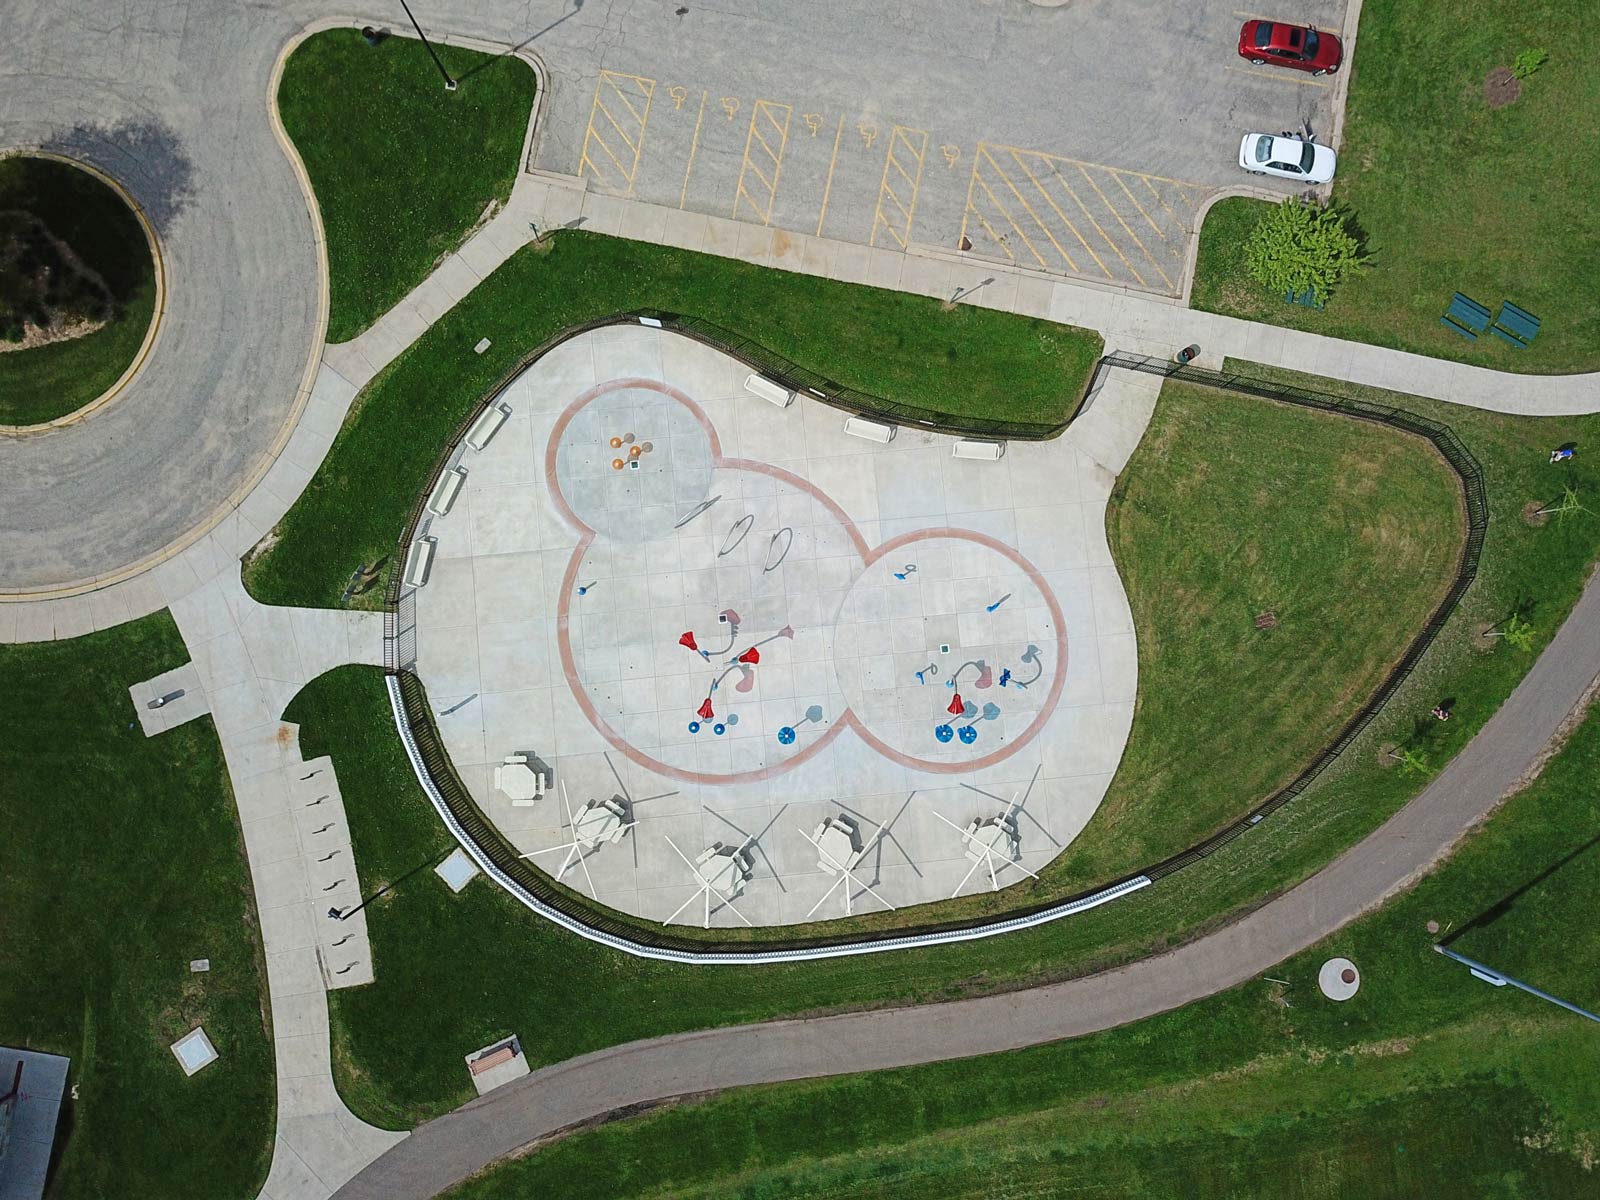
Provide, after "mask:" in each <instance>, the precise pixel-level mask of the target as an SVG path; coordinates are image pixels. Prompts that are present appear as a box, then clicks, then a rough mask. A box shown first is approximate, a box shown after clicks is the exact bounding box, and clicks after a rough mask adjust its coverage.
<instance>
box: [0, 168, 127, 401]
mask: <svg viewBox="0 0 1600 1200" xmlns="http://www.w3.org/2000/svg"><path fill="white" fill-rule="evenodd" d="M12 208H22V209H24V210H26V211H29V212H33V213H35V214H36V215H37V216H39V217H41V218H42V219H43V220H44V221H45V223H46V225H47V226H48V227H49V229H50V231H51V233H53V234H54V235H55V236H56V237H58V238H60V239H61V240H62V241H63V242H65V243H67V245H69V246H71V247H72V249H73V251H74V253H76V254H77V255H78V256H79V258H80V259H82V261H83V262H84V263H85V264H86V265H87V266H89V267H90V268H92V269H93V270H95V271H96V272H98V273H99V274H100V276H101V277H102V278H103V279H104V280H105V282H106V285H107V286H108V287H109V288H110V289H111V294H112V296H113V297H114V298H115V300H116V303H117V305H118V310H117V315H116V317H115V318H114V319H113V320H111V321H110V322H108V323H107V324H106V325H104V326H102V327H101V328H99V329H97V330H95V331H94V332H93V333H89V334H85V335H84V336H83V337H78V338H73V339H71V340H70V341H64V342H53V343H50V344H48V345H43V346H34V347H32V348H30V349H27V350H5V351H4V352H0V425H33V424H38V423H41V422H44V421H51V420H54V419H55V418H56V417H61V416H65V415H66V414H67V413H70V412H72V411H74V410H75V409H79V408H82V407H83V406H84V405H85V404H88V403H89V402H90V401H91V400H94V399H95V398H96V397H97V396H99V395H100V394H101V393H102V392H104V391H105V390H106V389H107V388H109V387H110V386H111V385H112V384H114V383H115V382H116V381H117V380H118V378H120V377H121V375H122V373H123V371H125V370H127V368H128V364H129V363H131V362H132V361H133V359H134V356H135V355H137V354H138V353H139V347H140V346H142V345H143V344H144V337H145V334H146V332H148V330H149V328H150V321H151V318H152V316H153V315H154V312H155V297H156V285H155V264H154V262H153V261H152V260H151V258H150V246H149V241H148V239H147V238H146V237H145V232H144V227H143V226H142V225H141V224H140V223H139V218H138V217H137V216H135V215H134V213H133V210H132V209H130V208H129V207H128V205H127V202H126V201H124V200H123V198H122V197H121V196H119V195H118V194H117V193H116V192H115V191H113V190H112V189H111V188H109V187H107V186H106V185H105V184H104V183H102V182H100V180H99V179H97V178H95V177H94V176H93V175H91V174H89V173H88V172H87V171H83V170H79V169H78V168H77V167H73V166H68V165H67V164H65V163H61V162H56V161H55V160H52V159H39V158H27V157H23V156H18V157H14V158H8V159H3V160H0V210H6V209H12Z"/></svg>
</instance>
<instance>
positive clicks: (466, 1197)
mask: <svg viewBox="0 0 1600 1200" xmlns="http://www.w3.org/2000/svg"><path fill="white" fill-rule="evenodd" d="M1597 771H1600V716H1591V718H1590V719H1589V720H1588V721H1587V722H1586V723H1585V724H1583V725H1581V726H1580V727H1579V729H1578V730H1577V732H1576V734H1575V736H1574V737H1573V739H1572V741H1571V742H1570V743H1569V745H1568V748H1567V749H1566V750H1565V752H1563V753H1562V754H1561V755H1559V756H1558V757H1556V758H1555V759H1554V760H1553V761H1552V763H1551V764H1550V765H1549V766H1548V768H1547V769H1546V771H1545V774H1544V776H1543V777H1542V778H1541V779H1540V780H1539V781H1538V782H1537V783H1535V784H1534V786H1533V787H1532V788H1530V789H1529V790H1528V791H1526V792H1524V793H1522V794H1521V795H1518V796H1516V797H1514V798H1513V799H1512V800H1510V801H1509V802H1508V803H1507V804H1506V805H1505V807H1504V809H1503V810H1502V811H1501V812H1500V813H1499V814H1497V815H1496V817H1494V818H1493V819H1492V820H1491V821H1490V822H1489V824H1488V825H1487V826H1486V827H1485V828H1484V829H1483V830H1482V831H1481V832H1479V833H1478V834H1477V835H1476V836H1475V837H1473V838H1472V839H1471V840H1470V841H1468V842H1467V843H1466V844H1465V845H1464V846H1463V847H1462V848H1461V849H1460V850H1459V851H1458V852H1457V854H1456V856H1455V857H1454V858H1453V859H1452V860H1451V861H1450V862H1449V863H1448V864H1447V865H1446V866H1445V867H1444V868H1443V869H1442V870H1440V871H1439V872H1437V873H1436V874H1434V875H1433V876H1431V877H1430V878H1428V879H1426V880H1424V881H1423V882H1422V883H1421V884H1419V885H1418V886H1417V887H1416V888H1415V889H1414V890H1412V891H1411V892H1409V893H1407V894H1405V895H1403V896H1402V897H1400V898H1399V899H1397V900H1395V901H1393V902H1391V903H1390V904H1389V905H1388V906H1386V907H1385V908H1384V909H1383V910H1381V911H1380V912H1378V913H1376V914H1374V915H1371V916H1368V917H1366V918H1363V919H1362V920H1360V921H1358V922H1356V923H1355V924H1354V925H1352V926H1350V927H1348V928H1347V929H1345V930H1343V931H1341V932H1340V933H1338V934H1336V935H1335V936H1334V937H1332V938H1330V939H1328V941H1327V942H1325V943H1324V944H1322V945H1320V946H1318V947H1316V948H1314V949H1312V950H1309V951H1307V952H1305V953H1303V954H1300V955H1298V956H1296V957H1294V958H1292V959H1290V960H1289V961H1287V962H1285V963H1283V964H1281V965H1280V966H1279V967H1277V968H1275V969H1274V970H1273V971H1271V972H1269V975H1270V976H1272V978H1270V979H1269V978H1260V979H1257V980H1254V981H1252V982H1250V983H1248V984H1245V985H1242V986H1241V987H1238V988H1236V989H1234V990H1232V991H1230V992H1227V993H1224V994H1222V995H1219V996H1216V997H1213V998H1211V999H1209V1000H1206V1001H1202V1002H1200V1003H1198V1004H1194V1005H1190V1006H1188V1007H1186V1008H1183V1009H1180V1010H1178V1011H1176V1012H1173V1013H1169V1014H1166V1015H1164V1016H1161V1017H1156V1018H1153V1019H1150V1020H1147V1021H1143V1022H1139V1023H1137V1024H1135V1025H1131V1026H1128V1027H1126V1028H1123V1029H1118V1030H1113V1031H1110V1032H1107V1033H1102V1034H1097V1035H1094V1036H1091V1037H1087V1038H1081V1039H1078V1040H1075V1041H1070V1042H1062V1043H1056V1044H1054V1045H1049V1046H1042V1047H1038V1048H1035V1049H1030V1050H1025V1051H1020V1052H1016V1053H1012V1054H1005V1055H997V1056H992V1057H987V1058H980V1059H974V1060H969V1061H966V1062H954V1063H943V1064H937V1065H934V1066H929V1067H919V1068H913V1069H909V1070H901V1071H889V1072H880V1073H875V1074H871V1075H864V1076H852V1077H845V1078H842V1079H839V1080H833V1081H819V1082H811V1083H801V1084H789V1085H779V1086H774V1087H767V1088H760V1089H747V1090H739V1091H735V1092H731V1093H727V1094H724V1095H720V1096H718V1097H716V1098H714V1099H712V1100H711V1101H710V1102H708V1103H705V1104H700V1105H691V1106H686V1107H681V1108H676V1109H671V1110H667V1111H664V1112H661V1113H658V1114H655V1115H651V1116H646V1117H643V1118H639V1119H634V1120H628V1121H625V1122H621V1123H618V1124H615V1125H611V1126H608V1127H604V1128H601V1129H599V1130H595V1131H592V1132H587V1133H580V1134H577V1135H574V1136H572V1137H569V1138H567V1139H565V1140H562V1141H559V1142H557V1143H555V1144H553V1145H551V1146H549V1147H546V1148H544V1149H541V1150H539V1151H537V1152H536V1153H534V1154H533V1155H531V1156H529V1157H527V1158H523V1159H520V1160H517V1161H514V1162H511V1163H507V1164H504V1165H501V1166H499V1167H496V1168H492V1169H491V1170H490V1171H488V1172H486V1173H485V1174H484V1175H482V1176H480V1177H479V1178H478V1179H477V1180H475V1181H472V1182H470V1183H468V1184H466V1185H463V1186H462V1187H460V1188H458V1189H456V1190H455V1191H453V1192H451V1193H449V1195H450V1197H451V1198H452V1200H509V1198H510V1197H513V1196H531V1195H548V1194H556V1193H559V1194H561V1195H562V1196H564V1197H570V1198H571V1200H588V1198H590V1197H594V1198H597V1200H598V1198H599V1197H607V1198H611V1197H636V1198H644V1197H652V1198H654V1197H666V1196H672V1197H680V1198H683V1200H709V1198H710V1197H739V1198H740V1200H769V1198H777V1197H791V1196H829V1197H836V1198H838V1200H846V1198H857V1197H859V1198H861V1200H865V1198H867V1197H874V1198H879V1197H883V1198H900V1197H905V1198H907V1200H910V1198H911V1197H917V1198H918V1200H923V1198H926V1200H946V1198H955V1197H961V1198H967V1197H971V1198H976V1197H992V1196H1006V1197H1023V1196H1026V1197H1030V1198H1033V1197H1039V1198H1044V1197H1073V1198H1075V1200H1076V1198H1080V1197H1092V1198H1098V1197H1105V1198H1107V1200H1109V1198H1110V1197H1120V1196H1135V1195H1137V1196H1192V1197H1218V1198H1220V1197H1228V1198H1230V1200H1246V1198H1259V1200H1278V1198H1281V1197H1296V1198H1301V1197H1303V1198H1311V1197H1317V1198H1326V1200H1335V1198H1342V1197H1347V1196H1372V1197H1381V1198H1383V1200H1394V1198H1397V1197H1418V1198H1419V1200H1420V1198H1431V1197H1435V1196H1462V1197H1467V1196H1471V1197H1491V1196H1492V1197H1505V1198H1511V1197H1527V1198H1528V1200H1547V1198H1550V1197H1566V1196H1572V1197H1576V1196H1580V1195H1592V1194H1594V1192H1595V1190H1596V1187H1597V1186H1600V1184H1597V1182H1596V1166H1597V1154H1600V1083H1597V1081H1596V1079H1595V1076H1594V1072H1593V1071H1592V1070H1590V1069H1589V1065H1588V1063H1589V1055H1588V1053H1587V1051H1586V1050H1583V1049H1582V1047H1585V1046H1587V1045H1588V1044H1589V1043H1590V1042H1591V1041H1592V1034H1591V1032H1590V1030H1591V1029H1592V1026H1590V1025H1588V1024H1587V1023H1586V1022H1584V1021H1583V1020H1582V1019H1581V1018H1578V1017H1575V1016H1572V1015H1570V1014H1567V1013H1564V1012H1561V1011H1560V1010H1558V1009H1556V1008H1554V1007H1552V1006H1549V1005H1545V1004H1542V1003H1541V1002H1540V1001H1538V1000H1536V999H1534V998H1532V997H1530V996H1527V995H1524V994H1521V993H1516V992H1512V991H1510V990H1509V989H1506V990H1498V989H1494V988H1490V987H1486V986H1484V985H1483V984H1481V983H1479V982H1477V981H1475V980H1473V979H1472V978H1471V977H1470V976H1469V975H1468V974H1467V971H1466V969H1465V968H1463V967H1460V966H1457V965H1455V964H1452V963H1449V962H1446V961H1445V960H1444V959H1442V958H1440V957H1439V956H1437V955H1435V954H1434V953H1432V951H1431V949H1430V944H1431V942H1432V941H1433V938H1432V936H1431V935H1430V934H1429V933H1428V931H1427V923H1428V922H1429V921H1430V920H1431V921H1436V922H1438V923H1439V925H1440V927H1441V929H1442V931H1443V933H1444V936H1445V938H1446V940H1448V941H1449V942H1450V943H1451V945H1452V946H1453V948H1455V949H1457V950H1459V951H1461V952H1462V953H1465V954H1468V955H1470V956H1472V957H1475V958H1478V959H1480V960H1482V961H1485V962H1488V963H1491V964H1493V965H1495V966H1497V967H1499V968H1500V969H1502V970H1507V971H1510V972H1512V973H1513V974H1516V975H1519V976H1520V977H1522V978H1525V979H1528V980H1530V981H1534V982H1537V983H1539V984H1540V985H1541V986H1544V987H1546V988H1548V989H1551V990H1553V991H1554V992H1555V993H1556V994H1558V995H1562V996H1564V997H1566V998H1568V999H1570V1000H1572V1001H1574V1002H1575V1003H1578V1004H1581V1005H1586V1006H1588V1007H1589V1008H1591V1009H1594V1008H1596V1007H1600V986H1597V984H1596V979H1597V977H1600V933H1596V931H1595V928H1594V924H1593V922H1592V921H1590V920H1589V919H1588V910H1589V908H1590V898H1591V897H1592V895H1593V892H1594V889H1595V888H1596V887H1597V886H1600V844H1597V839H1596V837H1595V833H1594V830H1595V829H1596V828H1597V827H1600V800H1597V798H1596V794H1595V791H1594V788H1593V787H1592V781H1593V779H1594V777H1595V773H1596V772H1597ZM1335 954H1339V955H1346V956H1348V957H1350V958H1351V959H1353V960H1354V961H1355V962H1356V963H1357V965H1358V966H1360V967H1361V969H1362V975H1363V981H1362V988H1361V991H1360V992H1359V993H1358V994H1357V995H1356V997H1355V998H1354V999H1352V1000H1350V1001H1348V1002H1346V1003H1344V1004H1334V1003H1331V1002H1329V1001H1327V1000H1325V999H1323V998H1322V997H1321V996H1320V995H1319V994H1318V992H1317V989H1316V982H1315V980H1316V972H1317V968H1318V966H1319V965H1320V964H1321V962H1322V961H1323V960H1324V959H1326V958H1328V957H1330V956H1332V955H1335ZM1275 980H1281V981H1284V982H1283V983H1278V982H1275ZM819 1147H826V1150H819Z"/></svg>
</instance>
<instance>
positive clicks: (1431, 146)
mask: <svg viewBox="0 0 1600 1200" xmlns="http://www.w3.org/2000/svg"><path fill="white" fill-rule="evenodd" d="M1593 20H1594V8H1593V5H1592V4H1589V3H1585V2H1584V0H1536V2H1534V3H1530V4H1522V5H1497V6H1493V7H1490V8H1484V7H1482V6H1478V5H1461V4H1439V3H1436V2H1434V0H1367V3H1366V4H1365V5H1363V7H1362V10H1361V28H1360V40H1359V42H1358V43H1357V45H1356V50H1355V56H1354V74H1353V75H1352V77H1351V80H1350V96H1349V101H1348V104H1347V107H1346V122H1345V127H1344V134H1343V141H1342V144H1341V145H1339V146H1337V147H1335V148H1336V149H1337V150H1338V152H1339V173H1338V177H1337V179H1336V180H1335V182H1334V187H1333V199H1334V201H1335V202H1336V203H1337V204H1340V205H1343V206H1346V207H1347V208H1349V209H1350V210H1351V211H1352V212H1353V213H1354V215H1355V221H1356V224H1357V225H1358V226H1359V227H1360V229H1361V230H1362V231H1363V232H1364V234H1365V236H1366V240H1367V244H1368V247H1369V249H1370V251H1371V253H1372V256H1373V268H1372V270H1371V271H1369V272H1368V273H1367V274H1365V275H1363V276H1361V277H1360V278H1357V279H1355V280H1354V281H1352V282H1350V283H1348V284H1346V285H1344V286H1343V287H1341V288H1340V289H1338V291H1337V292H1336V293H1335V294H1334V296H1333V298H1332V300H1330V301H1329V303H1328V306H1327V309H1326V310H1325V311H1323V312H1314V311H1312V310H1309V309H1305V308H1299V307H1296V306H1293V305H1288V304H1285V303H1284V302H1283V297H1281V296H1277V295H1269V294H1266V293H1264V292H1263V291H1262V289H1261V288H1260V286H1259V285H1258V284H1256V283H1254V282H1253V281H1251V280H1250V279H1249V278H1248V277H1247V276H1246V275H1245V274H1244V270H1243V254H1242V245H1243V238H1244V237H1245V235H1246V234H1247V233H1248V231H1249V228H1250V227H1251V225H1253V224H1254V222H1255V220H1256V218H1257V215H1258V214H1259V212H1260V211H1261V209H1262V207H1263V205H1262V202H1260V201H1254V200H1244V199H1230V200H1224V201H1222V202H1220V203H1219V204H1218V205H1216V206H1215V207H1214V208H1213V209H1212V210H1211V212H1210V214H1209V215H1208V217H1207V218H1206V222H1205V225H1204V227H1203V229H1202V230H1201V240H1200V258H1199V263H1198V265H1197V269H1196V272H1195V283H1194V290H1193V294H1192V296H1191V298H1190V303H1191V304H1192V305H1193V306H1194V307H1195V308H1201V309H1206V310H1208V311H1212V312H1224V313H1229V314H1232V315H1234V316H1239V317H1247V318H1250V319H1253V320H1261V321H1270V322H1272V323H1274V324H1278V325H1288V326H1292V327H1294V328H1297V329H1308V330H1312V331H1313V332H1317V333H1326V334H1331V335H1333V336H1335V337H1342V338H1351V339H1354V340H1357V341H1365V342H1372V343H1375V344H1377V345H1381V346H1393V347H1396V348H1399V349H1402V350H1410V351H1414V352H1416V353H1419V354H1428V355H1432V356H1434V357H1438V358H1453V359H1459V360H1461V361H1463V362H1472V363H1479V364H1482V365H1484V366H1491V367H1495V368H1497V369H1499V370H1503V371H1528V372H1563V371H1592V370H1595V369H1596V368H1600V348H1597V347H1600V304H1597V303H1596V296H1597V289H1596V284H1595V280H1596V278H1600V226H1597V225H1596V222H1595V221H1594V219H1593V216H1592V206H1593V196H1594V190H1595V178H1596V176H1595V169H1594V165H1593V162H1592V160H1591V157H1590V156H1589V155H1587V154H1583V153H1569V152H1567V151H1568V148H1569V147H1573V146H1581V145H1589V144H1592V143H1593V142H1594V141H1595V139H1596V136H1597V135H1600V71H1596V70H1594V67H1593V61H1592V57H1593V56H1592V55H1586V54H1585V52H1584V51H1582V50H1581V47H1582V46H1584V45H1586V44H1588V41H1589V39H1590V38H1591V37H1592V33H1593ZM1539 47H1542V48H1544V49H1546V50H1548V51H1549V53H1550V61H1549V63H1548V65H1546V66H1545V67H1544V68H1543V69H1542V70H1540V71H1539V72H1538V73H1537V74H1535V75H1534V76H1533V77H1532V78H1530V79H1528V80H1526V81H1525V82H1524V84H1523V92H1522V97H1521V99H1519V100H1518V101H1517V102H1516V103H1514V104H1512V105H1510V106H1509V107H1506V108H1501V109H1497V110H1491V109H1490V108H1489V107H1488V106H1487V105H1486V104H1485V103H1484V99H1483V81H1484V76H1485V75H1486V74H1488V72H1489V71H1491V70H1492V69H1493V68H1495V67H1498V66H1509V65H1510V64H1511V60H1512V58H1513V57H1514V56H1515V55H1516V54H1517V52H1518V51H1520V50H1524V49H1532V48H1539ZM1455 291H1461V292H1464V293H1466V294H1467V295H1468V296H1471V297H1472V298H1473V299H1475V300H1477V301H1478V302H1479V303H1481V304H1483V305H1485V306H1487V307H1488V308H1489V309H1490V310H1491V311H1493V310H1496V309H1498V307H1499V305H1500V303H1501V301H1503V300H1510V301H1512V302H1514V303H1516V304H1518V305H1520V306H1521V307H1522V308H1524V309H1527V310H1528V311H1529V312H1531V313H1533V314H1535V315H1536V316H1538V317H1539V318H1540V319H1541V320H1542V321H1543V328H1542V330H1541V331H1540V333H1539V336H1538V338H1537V339H1536V340H1535V341H1534V343H1533V345H1532V346H1530V347H1529V348H1528V349H1526V350H1515V349H1513V348H1512V347H1510V346H1508V345H1506V344H1505V343H1504V342H1502V341H1500V340H1499V339H1498V338H1494V337H1489V336H1484V337H1481V338H1479V339H1478V340H1477V341H1476V342H1469V341H1467V340H1465V339H1464V338H1462V337H1461V336H1460V335H1458V334H1455V333H1452V332H1451V331H1449V330H1448V329H1446V328H1444V326H1442V325H1440V324H1439V317H1440V315H1441V314H1443V312H1444V311H1445V309H1446V308H1447V307H1449V304H1450V297H1451V293H1452V292H1455Z"/></svg>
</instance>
